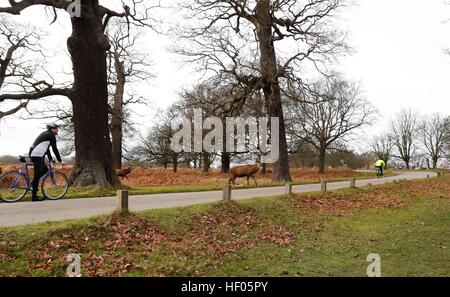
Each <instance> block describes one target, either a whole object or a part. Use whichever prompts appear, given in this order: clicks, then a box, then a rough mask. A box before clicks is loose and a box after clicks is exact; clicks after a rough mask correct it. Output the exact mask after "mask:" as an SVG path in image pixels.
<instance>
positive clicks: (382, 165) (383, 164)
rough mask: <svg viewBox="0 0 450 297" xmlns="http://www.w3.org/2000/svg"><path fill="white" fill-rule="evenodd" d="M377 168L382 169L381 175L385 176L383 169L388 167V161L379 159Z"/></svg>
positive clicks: (376, 164)
mask: <svg viewBox="0 0 450 297" xmlns="http://www.w3.org/2000/svg"><path fill="white" fill-rule="evenodd" d="M375 168H376V169H377V170H378V169H379V170H380V176H381V177H383V176H384V173H383V169H385V168H386V162H384V160H382V159H379V160H378V161H377V162H375Z"/></svg>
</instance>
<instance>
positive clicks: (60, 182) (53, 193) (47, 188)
mask: <svg viewBox="0 0 450 297" xmlns="http://www.w3.org/2000/svg"><path fill="white" fill-rule="evenodd" d="M41 189H42V194H44V196H45V197H46V198H47V199H50V200H58V199H61V198H62V197H64V195H66V194H67V191H68V190H69V179H68V178H67V176H66V175H65V174H63V173H61V172H58V171H54V172H51V173H50V174H48V175H46V176H45V177H44V179H43V180H42V186H41Z"/></svg>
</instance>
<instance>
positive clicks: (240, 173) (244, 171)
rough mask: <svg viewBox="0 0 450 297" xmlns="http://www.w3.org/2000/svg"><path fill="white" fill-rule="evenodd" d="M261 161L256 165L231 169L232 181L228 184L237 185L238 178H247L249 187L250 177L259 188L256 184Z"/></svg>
mask: <svg viewBox="0 0 450 297" xmlns="http://www.w3.org/2000/svg"><path fill="white" fill-rule="evenodd" d="M259 166H260V163H259V161H256V164H254V165H238V166H235V167H233V168H231V169H230V179H229V180H228V184H231V183H233V185H235V180H236V178H238V177H245V176H246V177H247V186H249V185H250V177H251V178H253V180H254V181H255V185H256V186H258V183H257V182H256V178H255V175H256V174H257V173H258V172H259Z"/></svg>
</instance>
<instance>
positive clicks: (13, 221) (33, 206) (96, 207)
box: [0, 172, 435, 227]
mask: <svg viewBox="0 0 450 297" xmlns="http://www.w3.org/2000/svg"><path fill="white" fill-rule="evenodd" d="M427 175H430V176H435V174H434V173H426V172H402V173H399V175H398V176H395V177H387V178H384V179H369V180H359V181H357V182H356V186H358V187H361V186H365V185H367V184H369V183H372V184H374V185H376V184H383V183H388V182H392V181H393V180H394V179H408V180H413V179H421V178H426V176H427ZM348 187H349V182H348V181H346V182H333V183H329V184H328V189H329V190H335V189H340V188H348ZM318 190H320V185H319V184H309V185H300V186H294V192H300V193H302V192H303V193H304V192H314V191H318ZM284 191H285V188H284V187H273V188H257V189H245V190H234V191H233V192H232V199H234V200H241V199H248V198H256V197H264V196H278V195H282V194H284ZM221 199H222V192H221V191H209V192H197V193H170V194H153V195H139V196H131V197H130V200H129V205H130V209H131V210H132V211H142V210H147V209H158V208H171V207H179V206H187V205H195V204H202V203H208V202H215V201H219V200H221ZM115 206H116V200H115V199H114V197H100V198H84V199H67V200H64V199H63V200H59V201H44V202H38V203H33V202H21V203H15V204H6V203H0V227H7V226H17V225H26V224H34V223H42V222H46V221H61V220H67V219H80V218H86V217H91V216H96V215H101V214H106V213H110V212H112V211H114V209H115Z"/></svg>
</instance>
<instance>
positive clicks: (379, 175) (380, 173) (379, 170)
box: [376, 166, 383, 178]
mask: <svg viewBox="0 0 450 297" xmlns="http://www.w3.org/2000/svg"><path fill="white" fill-rule="evenodd" d="M376 170H377V177H378V178H382V177H383V173H382V172H381V168H380V167H378V166H377V167H376Z"/></svg>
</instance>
